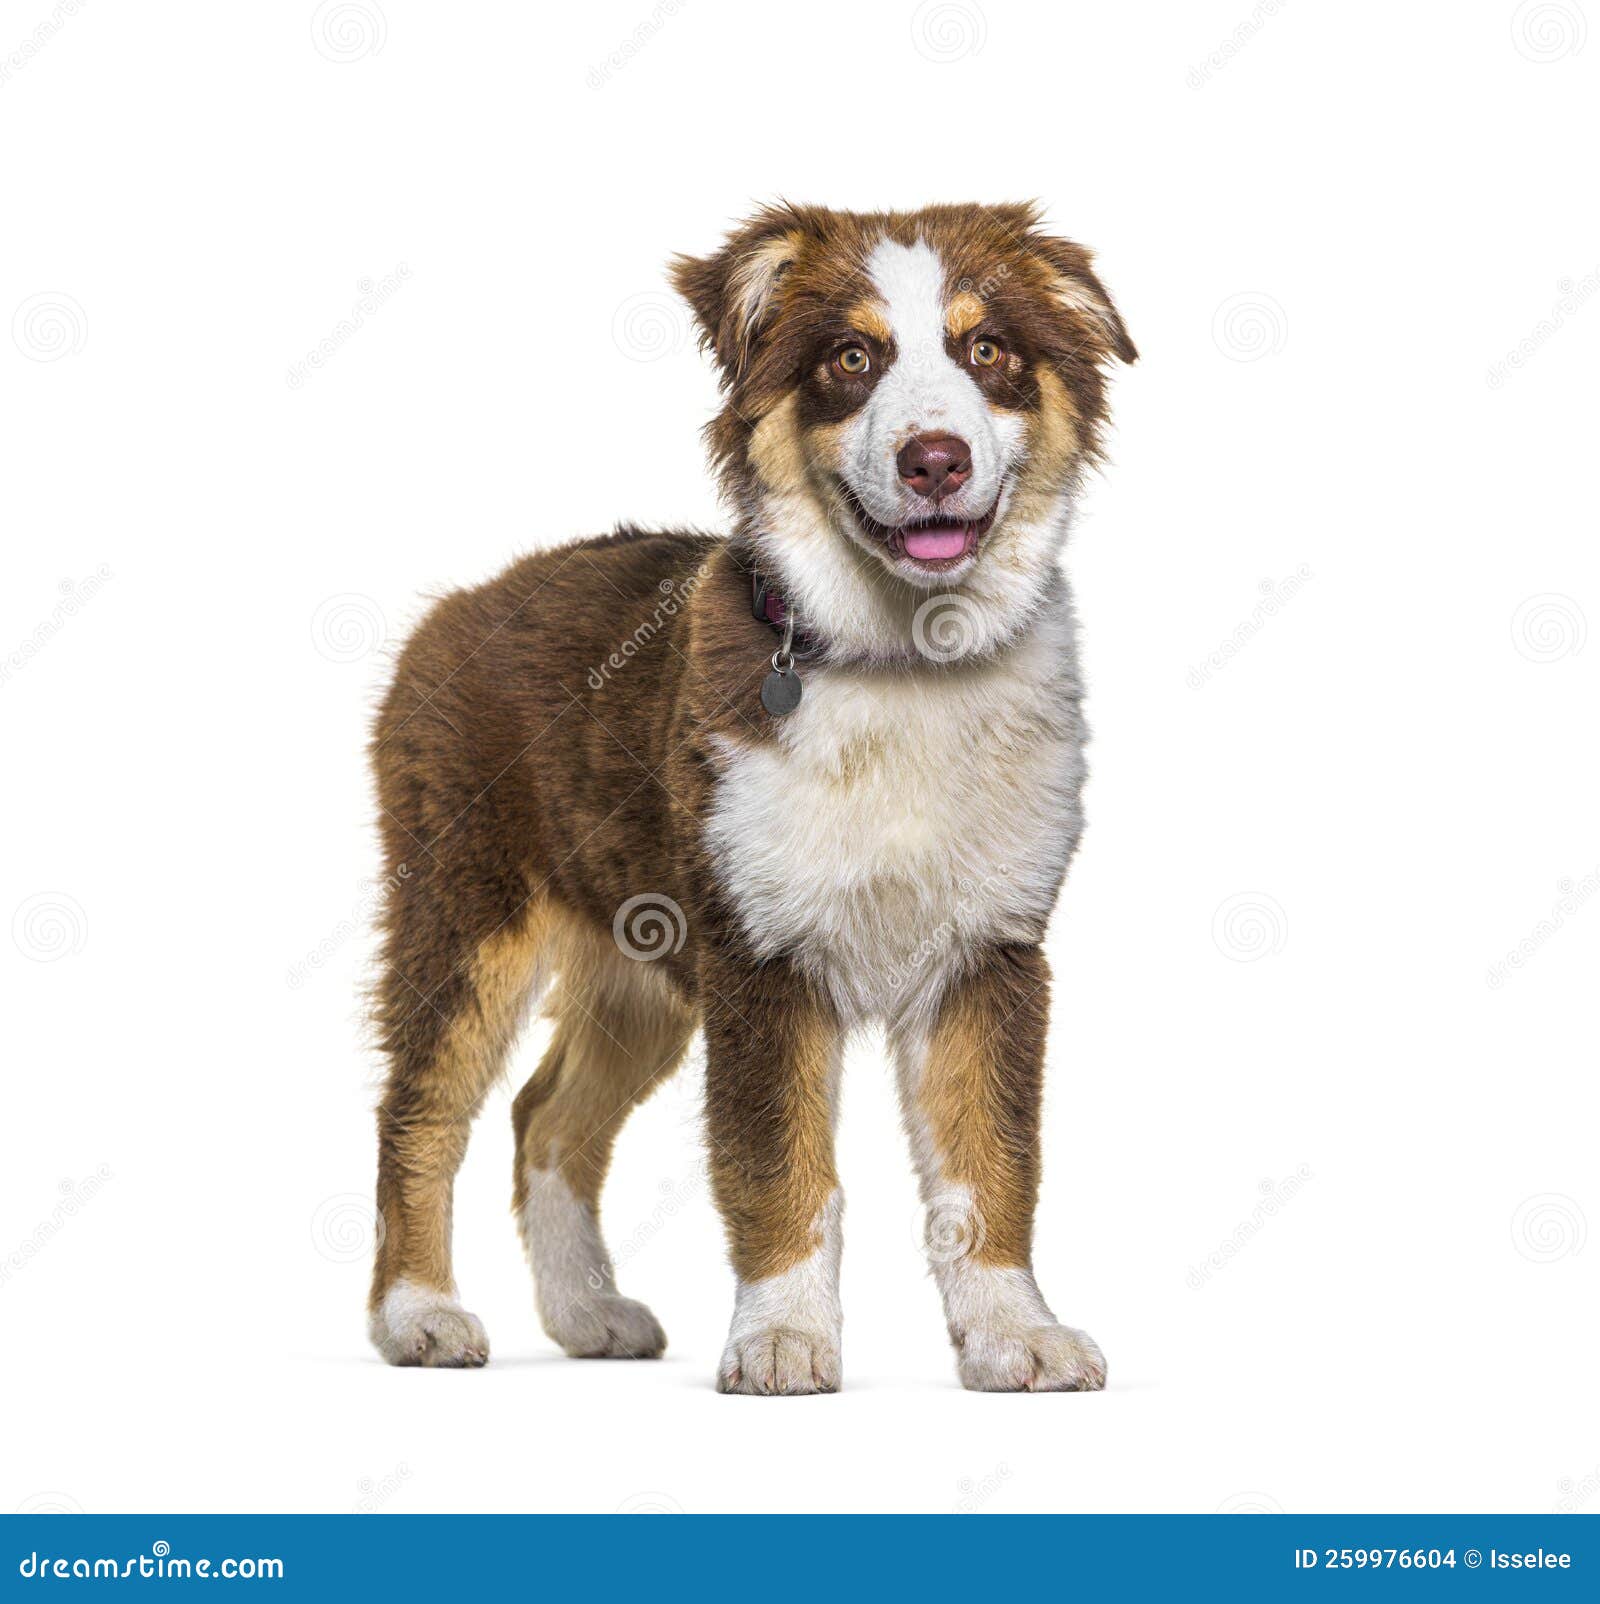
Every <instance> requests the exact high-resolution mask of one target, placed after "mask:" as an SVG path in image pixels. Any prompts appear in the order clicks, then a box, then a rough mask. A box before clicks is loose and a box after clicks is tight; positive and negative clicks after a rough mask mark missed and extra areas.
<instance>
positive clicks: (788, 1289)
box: [702, 960, 844, 1394]
mask: <svg viewBox="0 0 1600 1604" xmlns="http://www.w3.org/2000/svg"><path fill="white" fill-rule="evenodd" d="M702 981H703V986H702V993H703V997H704V1003H705V1027H706V1132H707V1138H708V1141H709V1147H710V1154H709V1157H710V1167H711V1178H712V1186H713V1190H714V1192H715V1194H716V1199H717V1206H718V1208H719V1209H721V1211H722V1218H723V1222H724V1224H725V1225H726V1227H727V1232H728V1246H729V1251H730V1253H731V1256H732V1259H733V1268H734V1273H735V1274H736V1275H737V1277H738V1293H737V1301H736V1302H735V1305H734V1312H733V1325H732V1328H731V1329H730V1331H729V1332H728V1345H727V1348H726V1349H725V1351H724V1353H723V1355H722V1363H721V1365H720V1367H719V1368H718V1371H717V1387H718V1389H719V1390H720V1391H722V1392H748V1393H762V1394H794V1393H808V1392H835V1391H837V1390H838V1387H839V1327H840V1323H841V1313H840V1308H839V1247H840V1215H841V1213H842V1211H843V1206H844V1199H843V1197H842V1196H841V1194H840V1191H839V1183H838V1177H837V1175H836V1174H835V1172H834V1167H833V1123H834V1110H835V1104H836V1100H837V1091H838V1074H839V1047H840V1032H839V1026H838V1021H837V1020H836V1018H835V1017H834V1014H833V1010H832V1009H831V1008H830V1007H829V1006H828V1005H827V1004H826V1003H825V1002H824V1000H823V999H821V998H820V997H819V996H818V995H817V994H816V993H815V992H814V991H813V990H812V988H811V987H810V986H809V985H808V984H807V982H806V981H805V980H804V978H803V977H802V976H801V975H799V974H798V973H797V972H796V971H795V970H794V968H793V967H792V966H791V965H789V964H787V963H785V962H783V961H781V960H780V961H777V962H772V963H767V964H763V965H762V966H761V967H760V968H756V967H754V966H751V967H748V968H745V967H740V966H734V965H731V964H720V965H716V966H708V970H707V972H706V973H705V974H704V975H703V976H702Z"/></svg>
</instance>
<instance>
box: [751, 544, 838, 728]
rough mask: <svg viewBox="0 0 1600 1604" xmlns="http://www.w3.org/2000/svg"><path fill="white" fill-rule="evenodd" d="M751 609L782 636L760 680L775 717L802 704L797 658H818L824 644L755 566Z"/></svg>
mask: <svg viewBox="0 0 1600 1604" xmlns="http://www.w3.org/2000/svg"><path fill="white" fill-rule="evenodd" d="M750 611H751V613H752V615H753V616H754V617H755V619H756V620H757V622H758V623H762V624H765V625H766V626H767V627H768V628H769V629H774V630H777V631H778V633H779V635H780V637H781V639H780V643H779V646H778V649H777V651H775V652H774V653H773V654H772V669H771V672H770V673H769V674H768V675H767V677H766V678H765V679H764V680H763V681H762V682H761V705H762V706H763V707H764V708H766V710H767V712H768V713H769V714H771V716H772V717H773V718H782V717H783V715H784V714H785V713H792V712H794V710H795V709H796V708H797V707H798V706H799V705H800V694H801V690H802V686H801V683H800V674H799V671H798V670H797V669H796V668H795V666H794V665H795V662H796V660H797V659H799V660H805V659H809V658H813V657H816V656H817V655H818V654H819V653H820V652H821V651H822V643H821V642H820V641H818V640H817V638H816V636H815V635H812V634H810V633H809V632H808V631H806V630H805V629H802V628H801V627H800V623H799V620H798V619H797V618H796V616H795V612H794V609H793V608H791V607H790V606H789V605H788V603H787V602H785V601H784V599H783V595H782V593H781V592H780V591H779V590H778V589H777V587H776V586H774V585H773V583H772V582H771V580H769V579H768V578H767V577H766V575H765V574H763V573H762V572H761V570H760V569H759V568H756V567H755V566H754V565H752V566H751V569H750Z"/></svg>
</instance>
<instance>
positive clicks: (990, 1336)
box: [892, 947, 1106, 1392]
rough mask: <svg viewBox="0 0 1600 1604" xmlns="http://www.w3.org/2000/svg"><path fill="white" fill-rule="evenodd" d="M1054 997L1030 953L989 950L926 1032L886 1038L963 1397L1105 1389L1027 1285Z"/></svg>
mask: <svg viewBox="0 0 1600 1604" xmlns="http://www.w3.org/2000/svg"><path fill="white" fill-rule="evenodd" d="M1049 989H1050V970H1049V967H1048V965H1047V964H1046V962H1045V959H1044V954H1043V953H1042V952H1040V951H1039V949H1038V948H1036V947H996V948H994V949H992V950H990V951H989V952H987V953H985V954H984V955H983V957H982V959H981V960H980V961H979V963H978V964H977V965H976V966H975V967H974V968H972V969H970V970H968V971H967V972H966V973H965V974H964V975H963V976H962V977H961V978H960V979H958V980H956V981H954V982H952V984H951V986H950V988H949V990H948V991H946V993H945V994H944V996H943V998H942V999H941V1001H940V1004H939V1007H938V1010H937V1013H936V1015H935V1017H934V1020H933V1023H932V1025H931V1027H926V1026H924V1027H914V1026H902V1027H900V1028H897V1029H896V1030H895V1031H894V1032H893V1033H892V1041H893V1047H894V1053H895V1068H896V1078H897V1080H898V1082H899V1087H900V1099H901V1107H902V1109H903V1111H904V1114H905V1120H906V1128H907V1130H908V1132H909V1133H910V1136H911V1145H912V1151H913V1154H914V1156H915V1158H916V1162H917V1170H918V1173H919V1175H920V1178H921V1187H922V1199H923V1202H924V1203H925V1204H926V1206H927V1228H926V1231H927V1235H926V1240H927V1248H928V1258H929V1262H930V1263H931V1265H932V1267H933V1274H934V1278H935V1279H936V1280H937V1281H938V1283H939V1291H940V1294H941V1296H942V1297H943V1299H944V1309H945V1320H946V1322H947V1324H948V1325H949V1328H950V1340H951V1341H952V1342H953V1343H954V1344H955V1349H956V1358H957V1363H958V1366H959V1369H960V1372H961V1382H962V1385H963V1386H966V1387H971V1388H973V1389H975V1390H977V1391H981V1392H1022V1391H1030V1392H1086V1391H1094V1390H1097V1389H1098V1388H1100V1387H1103V1386H1104V1385H1105V1379H1106V1367H1105V1360H1104V1359H1103V1358H1102V1357H1101V1355H1100V1350H1099V1349H1098V1348H1097V1347H1096V1346H1095V1345H1094V1343H1093V1342H1092V1341H1091V1340H1090V1338H1089V1337H1088V1336H1087V1335H1086V1334H1085V1333H1084V1332H1082V1331H1074V1330H1073V1329H1072V1328H1071V1327H1070V1326H1064V1325H1062V1324H1060V1322H1059V1321H1057V1319H1056V1317H1055V1316H1054V1315H1053V1314H1052V1313H1051V1312H1050V1309H1049V1307H1048V1306H1047V1305H1046V1303H1045V1301H1044V1298H1043V1296H1042V1295H1041V1293H1040V1291H1039V1287H1038V1283H1037V1282H1036V1281H1035V1280H1034V1278H1033V1253H1032V1249H1033V1210H1034V1204H1035V1201H1036V1199H1037V1197H1038V1191H1039V1100H1040V1091H1041V1083H1042V1081H1043V1074H1044V1043H1045V1029H1046V1024H1047V1020H1048V1017H1049Z"/></svg>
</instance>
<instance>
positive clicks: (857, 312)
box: [850, 301, 894, 345]
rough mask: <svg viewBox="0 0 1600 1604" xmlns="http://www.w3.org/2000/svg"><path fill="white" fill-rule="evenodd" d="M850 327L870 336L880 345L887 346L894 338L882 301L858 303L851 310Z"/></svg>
mask: <svg viewBox="0 0 1600 1604" xmlns="http://www.w3.org/2000/svg"><path fill="white" fill-rule="evenodd" d="M850 326H851V327H852V328H855V329H859V330H860V331H861V333H863V334H865V335H868V336H870V337H871V338H872V339H874V340H876V341H877V342H878V344H879V345H887V344H888V343H889V342H890V341H891V340H892V339H893V338H894V330H893V329H892V328H890V327H889V319H888V317H887V316H886V315H885V313H884V309H883V303H882V302H881V301H857V302H856V304H855V305H854V306H853V307H851V308H850Z"/></svg>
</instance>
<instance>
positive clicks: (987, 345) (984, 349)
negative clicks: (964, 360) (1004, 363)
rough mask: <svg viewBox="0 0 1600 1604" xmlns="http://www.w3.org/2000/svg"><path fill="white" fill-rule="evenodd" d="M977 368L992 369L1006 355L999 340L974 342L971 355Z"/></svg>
mask: <svg viewBox="0 0 1600 1604" xmlns="http://www.w3.org/2000/svg"><path fill="white" fill-rule="evenodd" d="M969 354H970V356H971V358H972V365H973V366H974V367H975V368H992V367H993V366H994V365H995V363H996V362H998V361H999V360H1000V358H1001V357H1003V356H1004V355H1005V354H1006V348H1005V347H1004V346H1003V345H1002V344H1001V343H1000V342H999V341H998V340H974V341H973V342H972V350H971V352H970V353H969Z"/></svg>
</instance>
